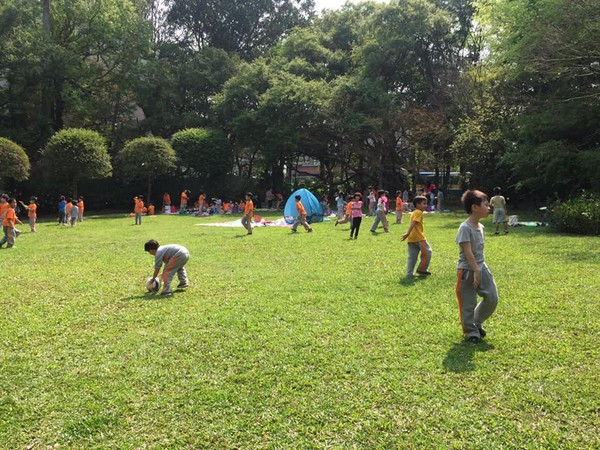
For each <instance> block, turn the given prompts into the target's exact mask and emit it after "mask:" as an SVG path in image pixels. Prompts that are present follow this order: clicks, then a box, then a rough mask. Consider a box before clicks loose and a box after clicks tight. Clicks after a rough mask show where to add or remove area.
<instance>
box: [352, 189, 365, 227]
mask: <svg viewBox="0 0 600 450" xmlns="http://www.w3.org/2000/svg"><path fill="white" fill-rule="evenodd" d="M361 199H362V194H361V193H360V192H357V193H356V194H354V201H353V202H352V207H351V208H352V212H351V214H352V224H351V225H350V239H352V238H354V239H358V232H359V231H360V223H361V222H362V206H363V202H362V200H361Z"/></svg>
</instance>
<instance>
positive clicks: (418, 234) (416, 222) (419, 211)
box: [400, 195, 432, 278]
mask: <svg viewBox="0 0 600 450" xmlns="http://www.w3.org/2000/svg"><path fill="white" fill-rule="evenodd" d="M413 205H414V207H415V210H414V211H413V212H412V213H411V215H410V225H409V226H408V230H406V233H404V235H402V237H401V238H400V240H402V241H407V242H408V258H407V259H408V262H407V268H406V276H407V277H408V278H410V277H412V276H413V275H414V274H413V271H414V269H415V264H416V263H417V257H418V256H419V253H421V263H420V264H419V267H418V268H417V273H418V274H419V275H431V272H429V271H428V270H427V269H428V268H429V263H430V262H431V254H432V250H431V247H430V246H429V243H428V242H427V238H426V237H425V233H424V228H423V211H425V210H426V209H427V198H426V197H424V196H420V195H419V196H417V197H415V198H413Z"/></svg>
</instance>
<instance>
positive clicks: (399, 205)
mask: <svg viewBox="0 0 600 450" xmlns="http://www.w3.org/2000/svg"><path fill="white" fill-rule="evenodd" d="M403 209H404V202H403V201H402V197H396V211H402V210H403Z"/></svg>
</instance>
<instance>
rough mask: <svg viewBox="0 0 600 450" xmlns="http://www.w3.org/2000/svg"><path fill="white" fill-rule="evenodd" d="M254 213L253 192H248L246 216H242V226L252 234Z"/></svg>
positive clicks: (245, 208)
mask: <svg viewBox="0 0 600 450" xmlns="http://www.w3.org/2000/svg"><path fill="white" fill-rule="evenodd" d="M253 215H254V202H253V201H252V192H248V193H246V203H245V205H244V217H242V226H243V227H244V228H245V229H246V230H247V231H248V234H249V235H252V216H253Z"/></svg>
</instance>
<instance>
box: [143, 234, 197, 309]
mask: <svg viewBox="0 0 600 450" xmlns="http://www.w3.org/2000/svg"><path fill="white" fill-rule="evenodd" d="M144 251H146V252H148V253H150V254H151V255H152V256H154V274H153V275H152V278H156V277H158V274H159V272H160V269H161V267H162V265H163V263H164V265H165V268H164V270H163V273H162V277H161V278H162V282H163V288H162V292H161V293H160V295H164V296H166V297H170V296H172V295H173V291H171V282H172V281H173V277H174V276H175V273H177V278H179V284H178V285H177V289H185V288H187V287H189V283H188V278H187V272H186V271H185V265H186V264H187V262H188V261H189V259H190V252H189V251H188V249H187V248H185V247H184V246H182V245H177V244H170V245H160V244H159V243H158V242H157V241H155V240H154V239H150V240H149V241H148V242H146V243H145V244H144Z"/></svg>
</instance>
